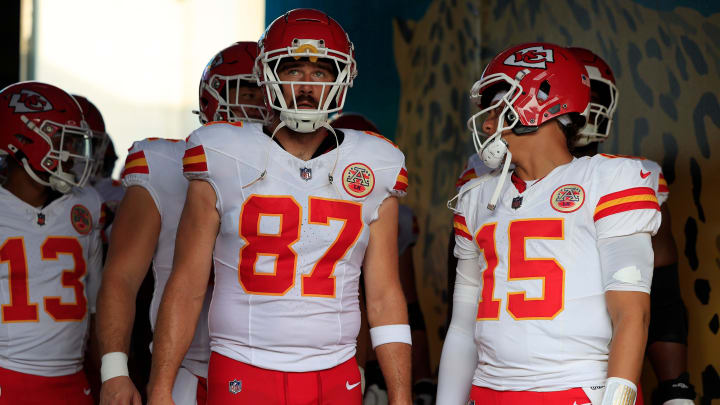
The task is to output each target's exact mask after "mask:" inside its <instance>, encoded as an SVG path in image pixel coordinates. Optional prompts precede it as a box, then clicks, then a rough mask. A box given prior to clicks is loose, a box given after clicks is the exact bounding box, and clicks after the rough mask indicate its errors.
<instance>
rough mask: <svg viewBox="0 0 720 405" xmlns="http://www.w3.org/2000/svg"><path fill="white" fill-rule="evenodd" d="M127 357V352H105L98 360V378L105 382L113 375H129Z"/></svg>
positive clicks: (113, 376)
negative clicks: (99, 363) (99, 364)
mask: <svg viewBox="0 0 720 405" xmlns="http://www.w3.org/2000/svg"><path fill="white" fill-rule="evenodd" d="M127 359H128V358H127V354H125V353H123V352H112V353H105V354H104V355H103V356H102V359H101V360H100V362H101V363H102V365H101V366H100V380H101V381H102V382H105V381H107V380H109V379H111V378H115V377H120V376H125V377H129V376H130V374H129V373H128V368H127Z"/></svg>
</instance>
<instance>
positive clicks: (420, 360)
mask: <svg viewBox="0 0 720 405" xmlns="http://www.w3.org/2000/svg"><path fill="white" fill-rule="evenodd" d="M330 125H331V126H332V127H333V128H335V129H340V130H342V129H343V128H345V129H355V130H358V131H370V132H373V133H376V134H378V133H380V130H378V128H377V127H376V126H375V124H374V123H373V122H372V121H370V120H368V119H367V118H365V117H364V116H362V115H360V114H354V113H343V114H338V115H335V116H334V117H333V118H332V119H331V120H330ZM418 237H419V228H418V224H417V218H416V217H415V214H414V213H413V211H412V209H411V208H410V207H408V206H407V205H404V204H400V205H399V206H398V256H399V258H400V262H399V271H400V282H401V283H402V287H403V292H404V293H405V299H406V300H407V304H408V319H409V321H410V330H411V331H412V334H411V335H412V341H413V348H412V366H413V367H412V380H413V397H414V404H416V405H424V404H428V405H429V404H433V403H434V402H435V398H434V396H435V391H436V388H435V384H434V383H433V382H432V380H431V377H432V374H431V372H430V359H429V358H428V355H429V351H428V350H429V349H428V343H427V330H426V329H425V319H424V317H423V313H422V309H421V308H420V302H419V301H418V296H417V289H416V287H415V265H414V263H413V246H415V243H416V242H417V239H418ZM360 302H361V304H360V305H361V312H364V311H365V309H364V305H365V303H364V302H363V297H360ZM361 342H363V343H365V344H366V345H367V348H365V347H364V346H363V347H361V346H360V343H361ZM370 349H371V346H370V342H369V331H368V329H367V322H365V320H364V319H363V323H362V326H361V328H360V334H359V335H358V356H357V357H358V363H360V365H361V366H362V367H363V368H364V371H365V377H366V379H367V389H368V391H366V393H365V395H364V396H363V404H364V405H379V404H386V403H387V391H386V389H385V381H384V380H383V377H382V372H381V371H380V366H379V364H378V362H377V359H376V358H375V356H374V352H372V350H370ZM361 371H362V368H361Z"/></svg>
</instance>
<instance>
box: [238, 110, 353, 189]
mask: <svg viewBox="0 0 720 405" xmlns="http://www.w3.org/2000/svg"><path fill="white" fill-rule="evenodd" d="M285 126H286V124H285V121H280V123H279V124H278V126H277V127H275V130H274V131H273V133H272V135H271V136H270V140H269V142H270V143H269V144H268V147H267V152H266V153H265V166H264V167H263V170H262V172H260V175H259V176H258V177H257V178H256V179H255V180H253V181H251V182H250V183H248V184H246V185H244V186H242V188H243V189H245V188H248V187H250V186H252V185H253V184H255V183H257V182H258V181H260V180H263V179H264V178H265V176H266V175H267V168H268V164H269V163H270V150H271V148H272V142H274V140H275V135H277V133H278V131H279V130H280V129H281V128H283V127H285ZM322 128H325V129H327V130H328V131H329V132H330V133H331V134H333V137H335V161H334V162H333V166H332V169H331V170H330V172H329V173H328V182H329V183H330V185H332V186H333V188H334V189H335V191H336V192H337V194H338V196H340V197H341V198H342V193H340V190H338V188H337V186H336V185H335V183H334V180H335V179H334V177H333V173H335V169H336V168H337V164H338V161H339V160H340V140H339V139H338V136H337V133H335V129H333V127H331V126H330V124H328V123H327V122H325V123H323V125H322Z"/></svg>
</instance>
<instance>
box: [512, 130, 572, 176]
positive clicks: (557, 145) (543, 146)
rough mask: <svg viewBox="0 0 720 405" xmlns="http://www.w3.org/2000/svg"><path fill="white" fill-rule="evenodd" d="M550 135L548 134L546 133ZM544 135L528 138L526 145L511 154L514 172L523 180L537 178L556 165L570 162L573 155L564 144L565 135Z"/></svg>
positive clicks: (546, 173) (545, 174)
mask: <svg viewBox="0 0 720 405" xmlns="http://www.w3.org/2000/svg"><path fill="white" fill-rule="evenodd" d="M548 135H550V134H548ZM560 135H561V137H557V136H545V137H544V138H545V139H542V138H541V137H536V138H529V139H528V141H531V142H529V144H528V145H526V147H524V148H522V149H521V150H520V151H518V153H517V154H513V163H515V174H517V175H518V176H519V177H520V179H522V180H524V181H530V180H538V179H541V178H543V177H545V176H547V175H548V173H550V172H551V171H553V170H554V169H555V168H556V167H558V166H562V165H564V164H567V163H570V162H571V161H572V160H573V156H572V155H571V154H570V151H568V149H567V146H566V144H565V136H564V135H562V134H560Z"/></svg>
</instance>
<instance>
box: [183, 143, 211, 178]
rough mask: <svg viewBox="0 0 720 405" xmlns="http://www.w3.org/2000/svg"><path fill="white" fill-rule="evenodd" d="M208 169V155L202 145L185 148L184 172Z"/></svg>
mask: <svg viewBox="0 0 720 405" xmlns="http://www.w3.org/2000/svg"><path fill="white" fill-rule="evenodd" d="M207 169H208V167H207V157H206V156H205V149H204V148H203V147H202V145H198V146H194V147H192V148H190V149H187V150H185V156H183V172H206V171H207Z"/></svg>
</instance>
